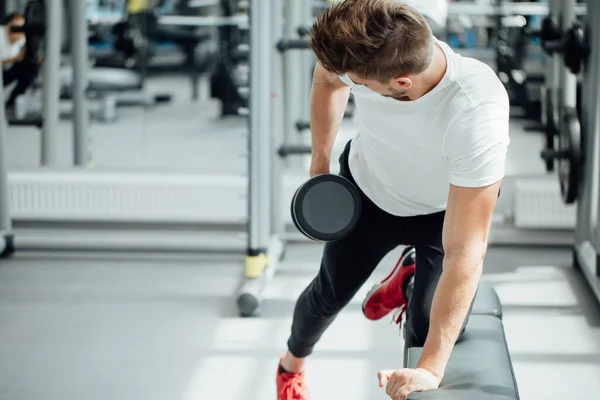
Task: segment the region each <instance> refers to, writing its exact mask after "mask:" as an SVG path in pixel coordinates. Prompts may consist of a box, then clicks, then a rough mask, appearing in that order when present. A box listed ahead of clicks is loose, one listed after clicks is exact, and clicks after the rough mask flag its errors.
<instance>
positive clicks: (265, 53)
mask: <svg viewBox="0 0 600 400" xmlns="http://www.w3.org/2000/svg"><path fill="white" fill-rule="evenodd" d="M265 4H266V2H262V1H253V2H252V8H251V12H250V21H251V29H250V102H249V104H250V116H249V128H250V131H249V135H248V136H249V141H250V154H249V169H250V173H249V179H250V181H249V185H248V187H249V221H248V228H249V236H248V241H249V243H248V248H249V252H250V253H260V252H264V251H266V248H267V245H268V243H267V242H268V235H267V234H266V233H265V232H264V230H265V229H268V228H269V227H270V224H269V223H268V220H269V213H270V211H269V203H270V201H269V199H268V197H269V196H268V193H269V190H270V185H268V182H269V181H270V175H269V164H270V159H271V157H272V155H271V154H269V152H268V150H269V149H270V137H269V135H270V115H269V106H270V104H269V102H270V87H269V86H270V85H269V84H268V83H267V82H270V81H271V71H270V70H271V65H270V63H269V57H270V54H271V52H272V50H271V42H270V39H269V25H270V24H269V23H268V21H267V19H268V16H269V15H270V11H269V8H268V5H267V6H265ZM265 150H266V151H265ZM265 174H266V175H265ZM265 177H266V182H265ZM265 189H266V190H265ZM265 197H267V198H265Z"/></svg>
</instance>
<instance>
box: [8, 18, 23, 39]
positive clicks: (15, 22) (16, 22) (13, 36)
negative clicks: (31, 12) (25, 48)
mask: <svg viewBox="0 0 600 400" xmlns="http://www.w3.org/2000/svg"><path fill="white" fill-rule="evenodd" d="M23 25H25V19H23V18H21V17H17V18H14V19H13V20H12V21H11V22H10V23H9V24H8V25H6V29H7V30H8V40H9V41H10V42H11V43H16V42H18V41H19V40H22V39H23V38H24V37H25V34H24V33H22V32H19V33H13V32H11V30H10V28H11V27H12V26H23Z"/></svg>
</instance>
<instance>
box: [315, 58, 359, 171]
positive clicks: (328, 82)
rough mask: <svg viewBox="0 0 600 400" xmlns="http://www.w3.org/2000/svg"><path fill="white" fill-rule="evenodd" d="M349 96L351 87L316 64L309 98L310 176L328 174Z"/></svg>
mask: <svg viewBox="0 0 600 400" xmlns="http://www.w3.org/2000/svg"><path fill="white" fill-rule="evenodd" d="M349 96H350V87H349V86H348V85H346V84H345V83H344V82H342V81H341V80H340V79H339V77H338V76H337V75H335V74H332V73H330V72H328V71H327V70H325V68H323V66H321V64H319V63H317V66H316V68H315V71H314V74H313V84H312V91H311V94H310V129H311V137H312V163H311V171H310V174H311V176H314V175H317V174H321V173H328V172H329V163H330V161H331V160H330V159H331V150H332V148H333V142H334V141H335V136H336V134H337V131H338V129H339V127H340V124H341V122H342V118H344V112H345V111H346V105H347V104H348V98H349Z"/></svg>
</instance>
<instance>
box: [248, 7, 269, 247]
mask: <svg viewBox="0 0 600 400" xmlns="http://www.w3.org/2000/svg"><path fill="white" fill-rule="evenodd" d="M252 7H253V11H258V13H259V14H260V16H259V19H260V23H259V25H258V31H259V40H260V42H259V43H258V49H257V50H258V56H259V58H260V62H258V63H257V64H254V66H253V67H251V68H252V69H254V70H256V69H257V67H258V68H259V70H260V71H259V74H257V75H254V76H255V77H258V78H259V80H258V82H260V83H257V81H254V85H252V86H251V89H250V90H251V92H254V91H256V89H257V86H258V93H257V98H258V101H259V109H258V110H257V111H258V112H259V114H258V118H259V126H260V132H255V134H256V133H258V135H257V136H255V137H256V138H257V139H258V146H259V152H260V153H259V154H260V156H259V157H260V158H259V162H260V170H259V173H260V178H259V180H258V184H259V192H258V194H259V197H258V198H255V200H258V202H259V206H260V220H259V221H260V222H259V223H260V236H259V237H260V248H261V249H265V250H268V247H269V244H270V242H271V194H270V193H271V190H272V187H271V167H272V161H273V149H272V142H271V75H272V74H271V70H272V67H273V66H272V62H271V58H272V55H273V39H272V36H271V32H272V23H271V20H270V15H271V4H270V2H268V1H260V0H254V1H252ZM255 26H256V25H255ZM251 49H252V46H251ZM251 112H252V110H251Z"/></svg>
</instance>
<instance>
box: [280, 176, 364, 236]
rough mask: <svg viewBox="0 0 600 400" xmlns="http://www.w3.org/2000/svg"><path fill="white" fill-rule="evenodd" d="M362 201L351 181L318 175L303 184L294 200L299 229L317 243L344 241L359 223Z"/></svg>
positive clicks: (295, 221)
mask: <svg viewBox="0 0 600 400" xmlns="http://www.w3.org/2000/svg"><path fill="white" fill-rule="evenodd" d="M361 210H362V202H361V199H360V194H359V192H358V189H357V188H356V187H355V186H354V185H353V184H352V182H350V181H349V180H348V179H346V178H344V177H342V176H339V175H333V174H322V175H316V176H314V177H312V178H310V179H309V180H308V181H306V182H305V183H304V184H302V185H301V186H300V187H299V188H298V190H296V193H295V194H294V197H293V198H292V204H291V213H292V220H293V221H294V224H295V225H296V228H298V230H299V231H300V232H301V233H302V234H304V235H305V236H306V237H308V238H309V239H312V240H316V241H323V242H332V241H336V240H340V239H343V238H344V237H346V236H347V235H348V234H349V233H350V232H352V230H354V228H355V227H356V224H357V223H358V221H359V218H360V214H361Z"/></svg>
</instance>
